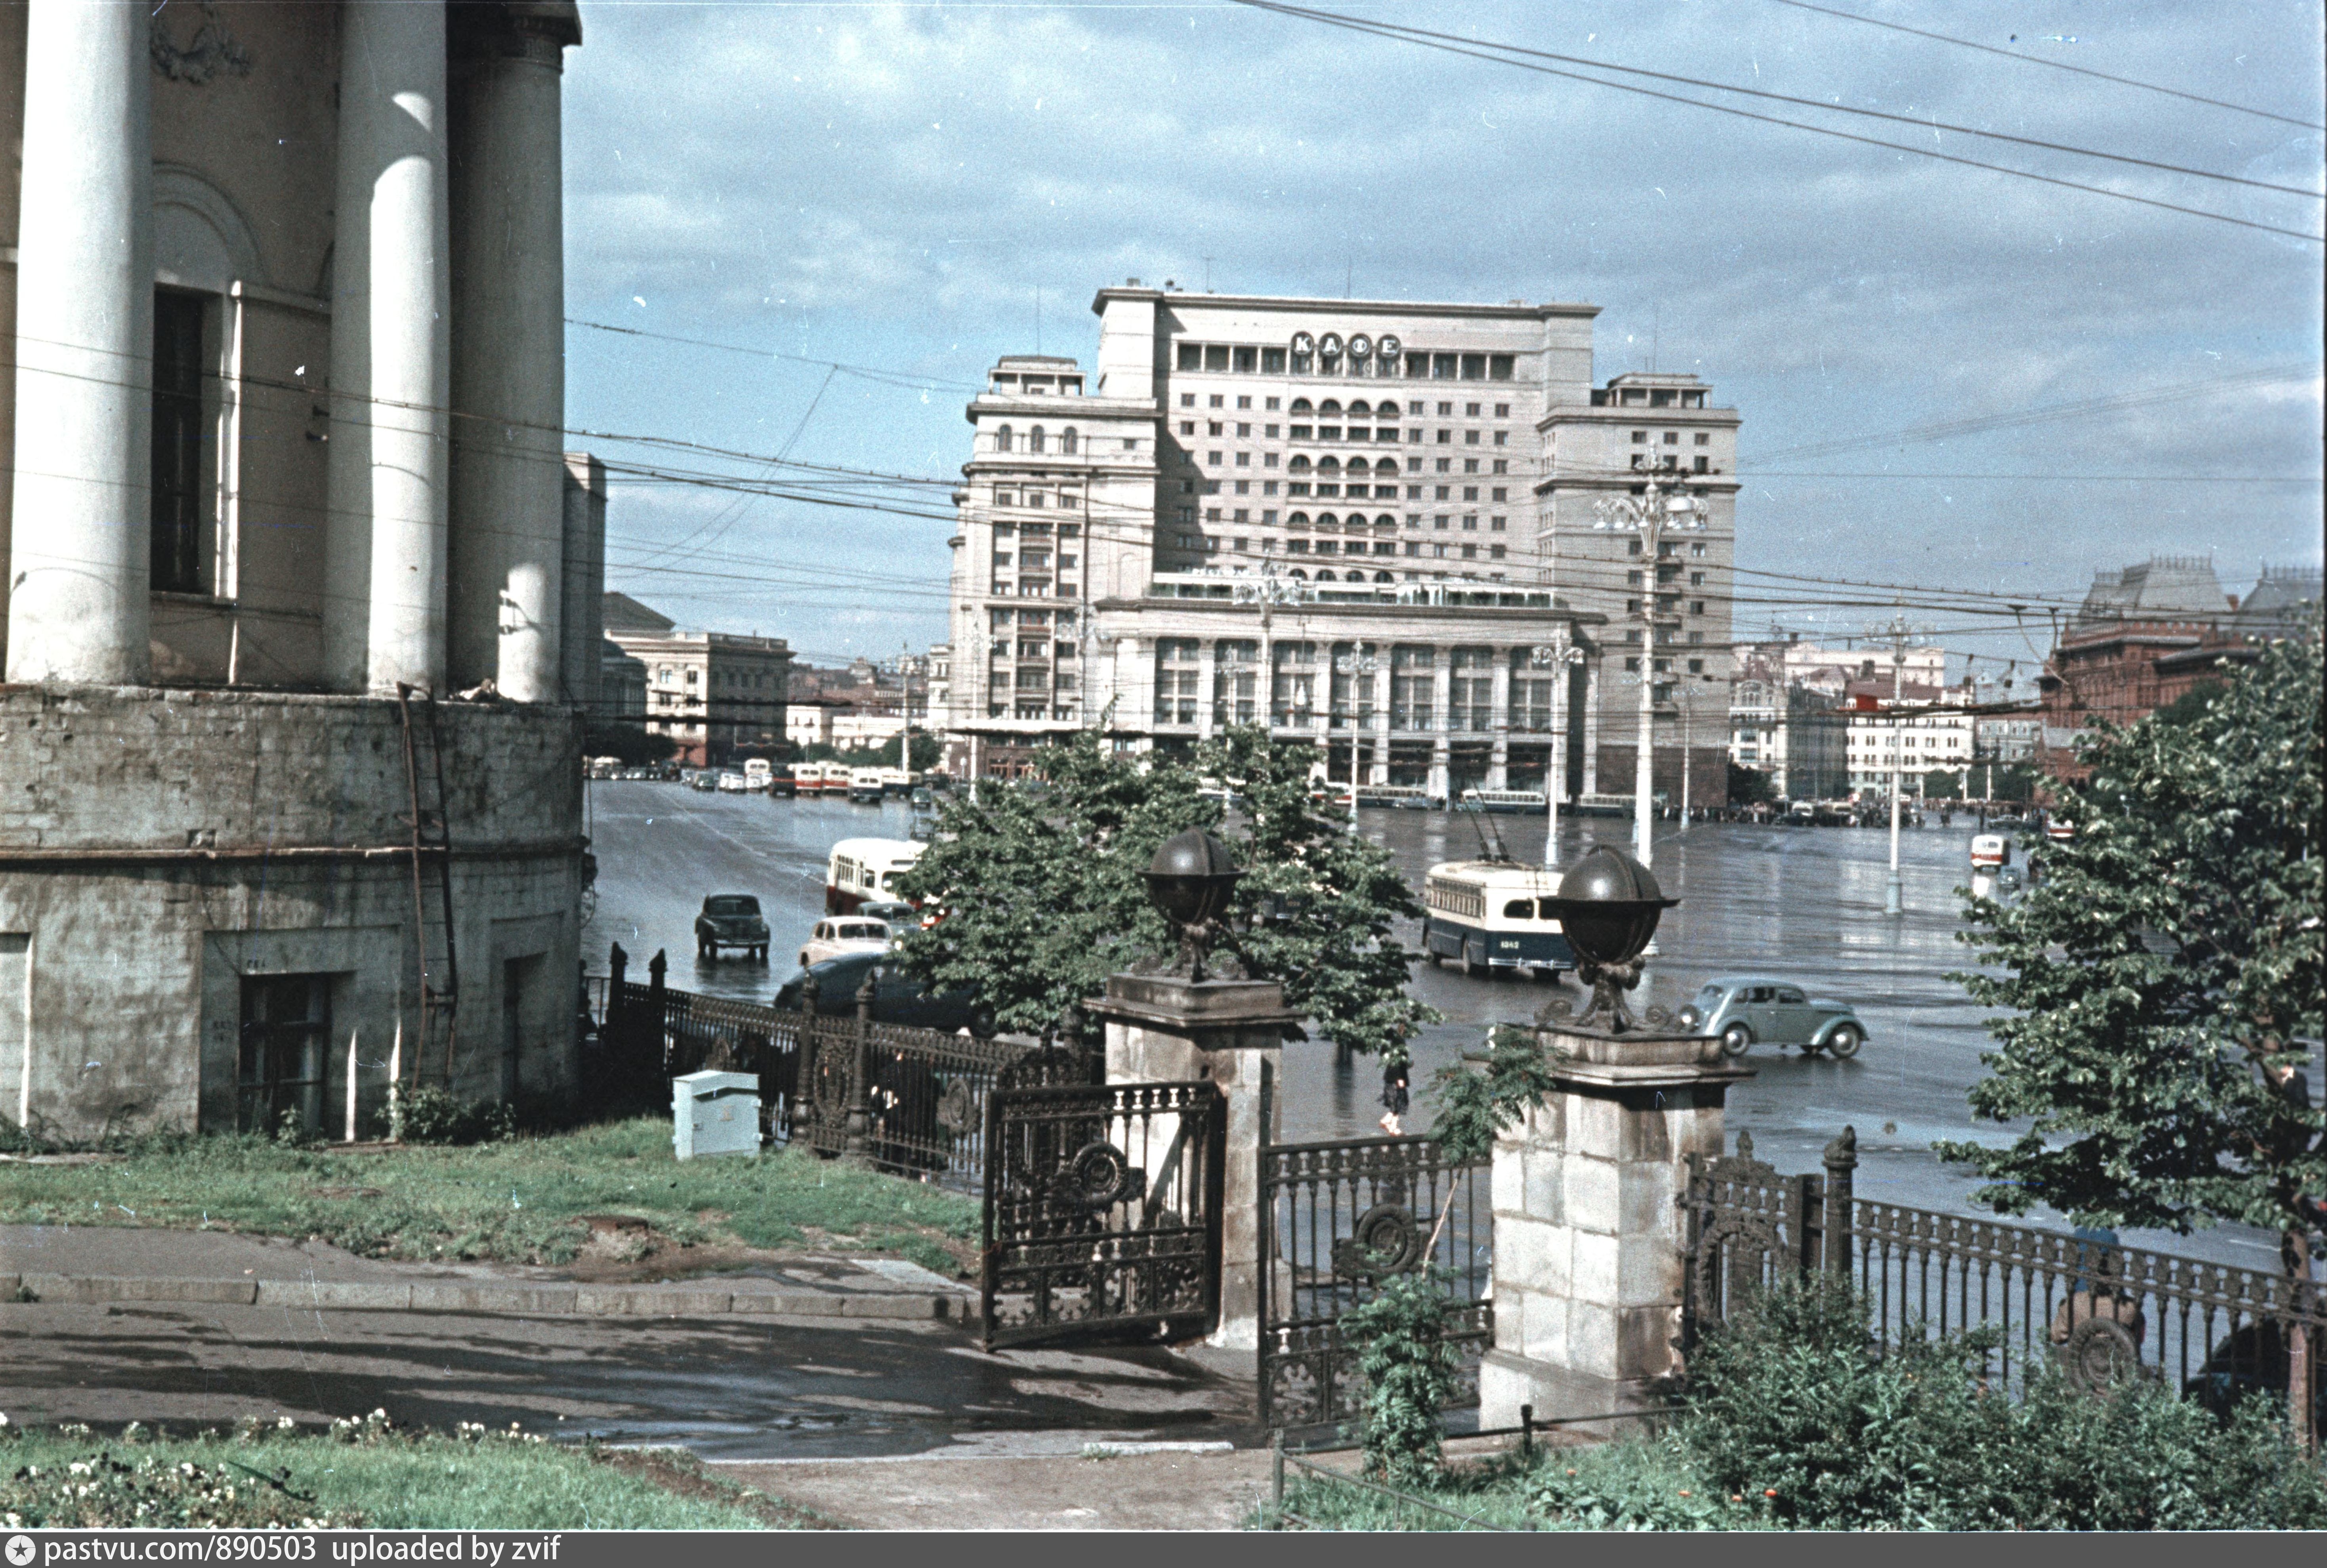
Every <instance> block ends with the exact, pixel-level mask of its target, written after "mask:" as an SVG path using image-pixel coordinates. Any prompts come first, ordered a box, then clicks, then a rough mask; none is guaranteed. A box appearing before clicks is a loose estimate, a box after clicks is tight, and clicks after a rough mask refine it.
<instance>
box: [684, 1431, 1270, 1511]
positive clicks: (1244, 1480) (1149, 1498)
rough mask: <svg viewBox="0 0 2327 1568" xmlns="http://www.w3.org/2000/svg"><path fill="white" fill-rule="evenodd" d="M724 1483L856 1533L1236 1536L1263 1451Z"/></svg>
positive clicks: (848, 1468) (855, 1471)
mask: <svg viewBox="0 0 2327 1568" xmlns="http://www.w3.org/2000/svg"><path fill="white" fill-rule="evenodd" d="M716 1468H717V1470H718V1473H719V1474H720V1475H721V1476H722V1477H724V1478H725V1479H729V1480H733V1481H737V1482H740V1483H742V1484H743V1485H744V1486H747V1487H752V1488H754V1489H758V1490H760V1491H762V1492H765V1493H767V1494H769V1495H770V1496H771V1497H779V1498H783V1499H784V1500H785V1501H786V1502H788V1503H790V1504H792V1505H794V1506H795V1507H802V1508H808V1509H810V1510H813V1511H814V1512H815V1513H817V1514H818V1515H821V1516H822V1517H825V1518H827V1519H830V1520H832V1521H833V1522H834V1523H835V1524H840V1525H846V1526H853V1527H855V1528H857V1529H863V1530H1234V1529H1237V1528H1238V1527H1239V1526H1242V1525H1243V1523H1244V1521H1245V1519H1246V1518H1247V1517H1248V1516H1249V1515H1250V1513H1251V1512H1252V1510H1253V1508H1254V1507H1255V1506H1256V1505H1257V1504H1258V1503H1259V1502H1260V1501H1262V1499H1264V1498H1266V1497H1267V1495H1268V1482H1269V1475H1268V1469H1269V1455H1268V1451H1267V1450H1266V1449H1237V1450H1233V1451H1227V1452H1211V1453H1188V1452H1161V1453H1155V1452H1149V1453H1119V1454H1117V1456H1116V1457H1114V1458H1112V1459H1103V1460H1092V1459H1083V1458H1080V1457H1057V1456H1042V1457H1033V1458H1027V1457H1017V1456H994V1457H985V1456H980V1457H975V1458H972V1457H960V1458H946V1459H901V1460H842V1461H800V1462H799V1463H791V1464H754V1463H749V1462H743V1461H727V1462H722V1463H720V1464H719V1465H718V1466H717V1467H716Z"/></svg>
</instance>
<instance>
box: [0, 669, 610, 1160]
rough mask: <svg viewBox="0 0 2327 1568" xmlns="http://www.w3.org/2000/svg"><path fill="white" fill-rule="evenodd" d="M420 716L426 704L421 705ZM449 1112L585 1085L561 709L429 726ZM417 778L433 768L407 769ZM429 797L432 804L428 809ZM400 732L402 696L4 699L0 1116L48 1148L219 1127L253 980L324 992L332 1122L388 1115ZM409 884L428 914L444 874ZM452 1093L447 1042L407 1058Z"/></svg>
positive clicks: (572, 819)
mask: <svg viewBox="0 0 2327 1568" xmlns="http://www.w3.org/2000/svg"><path fill="white" fill-rule="evenodd" d="M416 713H417V710H416ZM437 715H438V722H437V730H438V734H439V737H440V739H441V743H442V746H443V754H444V803H445V815H446V818H447V821H448V824H449V827H450V834H451V839H452V844H453V855H452V873H453V922H454V931H453V935H454V948H455V952H456V954H457V956H458V958H459V974H460V991H459V996H458V1007H457V1011H456V1019H457V1033H456V1035H455V1037H454V1039H453V1050H452V1055H453V1078H452V1081H453V1087H454V1088H455V1090H456V1091H457V1092H459V1093H460V1094H461V1095H462V1096H463V1097H464V1098H471V1099H477V1098H496V1097H504V1096H507V1095H510V1094H528V1095H532V1094H543V1095H550V1096H556V1095H562V1094H565V1093H566V1092H569V1091H570V1090H571V1088H572V1087H573V1084H574V1071H575V1041H574V1037H573V1021H574V1018H575V985H576V981H575V975H576V963H577V958H578V940H579V932H578V929H577V919H578V906H579V902H580V897H581V891H582V882H581V879H582V875H583V854H582V852H583V847H584V841H583V839H582V837H581V824H582V817H581V810H582V801H581V786H580V755H581V729H580V722H579V719H578V717H577V716H576V715H575V714H572V713H570V712H568V711H565V710H562V709H556V708H549V707H542V706H530V705H528V706H519V705H489V704H464V703H447V704H443V705H439V707H438V709H437ZM421 755H422V758H423V761H424V764H425V760H426V756H427V753H426V752H425V751H423V752H422V753H421ZM433 794H434V791H433V789H432V788H430V787H429V786H428V785H426V784H424V798H433ZM408 812H409V805H408V791H407V780H406V774H405V757H404V745H403V729H402V725H401V723H400V721H399V719H398V715H397V705H396V704H395V703H394V702H393V701H384V700H380V699H375V698H365V697H348V696H308V695H283V694H268V693H256V692H248V691H225V692H213V691H189V690H161V689H145V688H137V689H116V688H93V687H79V688H57V687H51V688H42V689H33V688H26V687H14V688H0V1115H5V1117H6V1118H7V1119H8V1120H10V1121H12V1122H14V1121H20V1120H26V1119H29V1120H30V1121H31V1122H32V1123H33V1125H37V1126H41V1127H43V1128H45V1129H46V1130H48V1131H50V1132H51V1133H53V1134H59V1135H62V1136H67V1137H87V1136H90V1135H93V1134H96V1133H98V1131H101V1130H102V1129H103V1128H105V1127H106V1126H107V1125H134V1126H151V1125H180V1126H200V1127H202V1128H204V1129H221V1128H231V1127H233V1126H234V1125H236V1122H237V1091H236V1080H237V1071H238V1068H237V1063H238V1042H239V1041H240V1039H241V1034H242V1026H243V1022H244V1018H243V992H244V986H245V980H246V978H247V977H248V976H253V975H317V976H321V977H322V984H323V985H325V987H326V989H327V990H328V993H329V1004H328V1018H329V1028H328V1045H327V1053H328V1067H327V1072H326V1075H325V1081H324V1087H323V1092H322V1106H323V1115H322V1124H323V1127H324V1129H325V1130H326V1131H328V1132H329V1133H331V1134H332V1135H335V1136H336V1135H338V1134H340V1133H341V1131H342V1130H343V1116H344V1111H345V1104H346V1084H347V1078H346V1075H347V1071H348V1062H349V1057H350V1047H351V1046H352V1048H353V1054H354V1057H355V1060H356V1062H357V1069H356V1073H357V1083H358V1090H359V1100H360V1115H361V1117H362V1119H363V1121H364V1123H365V1125H366V1126H367V1128H369V1125H370V1124H371V1123H373V1122H374V1121H375V1120H376V1119H377V1116H378V1113H379V1107H380V1106H382V1105H383V1104H384V1101H385V1095H386V1085H387V1064H388V1058H389V1052H390V1049H391V1046H392V1044H393V1043H394V1041H396V1039H397V1032H398V1029H399V1026H400V1027H401V1029H402V1031H403V1035H404V1039H405V1040H406V1041H407V1058H406V1065H407V1072H409V1071H410V1070H411V1069H412V1067H413V1066H414V1063H413V1061H412V1056H413V1055H414V1054H416V1052H417V1048H418V1031H419V1024H420V1018H419V1009H418V1005H417V995H418V991H417V983H418V966H417V964H416V958H415V952H416V933H415V928H414V887H413V875H412V862H411V858H410V856H409V854H407V853H405V852H404V851H403V849H402V848H401V847H400V846H403V845H408V842H409V838H410V830H409V828H408V827H407V825H406V822H405V821H404V820H402V818H404V817H407V815H408ZM422 891H423V892H424V893H425V897H426V899H427V901H428V903H429V915H430V919H431V920H432V923H433V922H434V920H435V916H436V912H437V910H438V908H439V905H438V903H437V901H438V899H439V897H440V894H439V892H438V887H437V882H436V879H435V875H434V873H433V871H432V872H431V873H430V874H429V875H427V876H426V877H425V878H424V879H423V888H422ZM418 1066H419V1068H420V1071H421V1078H422V1081H426V1082H443V1081H444V1046H443V1042H442V1041H441V1040H440V1041H438V1042H437V1043H436V1044H435V1046H434V1047H433V1048H432V1049H431V1050H430V1051H429V1053H428V1058H427V1059H425V1060H424V1061H422V1062H420V1063H419V1064H418Z"/></svg>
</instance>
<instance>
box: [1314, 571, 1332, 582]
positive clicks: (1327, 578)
mask: <svg viewBox="0 0 2327 1568" xmlns="http://www.w3.org/2000/svg"><path fill="white" fill-rule="evenodd" d="M1317 581H1318V582H1320V583H1331V582H1332V581H1333V574H1332V573H1331V572H1328V571H1325V570H1323V569H1322V568H1320V569H1319V571H1318V573H1317Z"/></svg>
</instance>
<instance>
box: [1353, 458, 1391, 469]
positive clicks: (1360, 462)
mask: <svg viewBox="0 0 2327 1568" xmlns="http://www.w3.org/2000/svg"><path fill="white" fill-rule="evenodd" d="M1382 461H1383V462H1388V461H1389V460H1388V458H1384V459H1383V460H1382ZM1365 471H1366V460H1365V459H1364V458H1362V457H1353V458H1351V459H1350V472H1351V473H1363V472H1365Z"/></svg>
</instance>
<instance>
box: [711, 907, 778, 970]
mask: <svg viewBox="0 0 2327 1568" xmlns="http://www.w3.org/2000/svg"><path fill="white" fill-rule="evenodd" d="M729 947H737V948H741V949H742V950H743V951H744V952H746V953H748V954H750V955H751V956H752V957H754V958H756V959H758V960H759V961H760V962H761V963H762V964H764V963H766V962H767V961H768V922H767V920H766V919H764V918H763V917H762V915H761V913H760V901H759V900H757V899H755V898H753V897H752V895H751V894H750V893H713V894H712V895H711V896H710V897H709V898H707V899H705V900H704V901H703V912H702V913H701V914H699V915H697V916H696V917H695V956H696V957H698V958H716V957H719V955H720V953H721V951H722V950H724V949H725V948H729Z"/></svg>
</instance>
